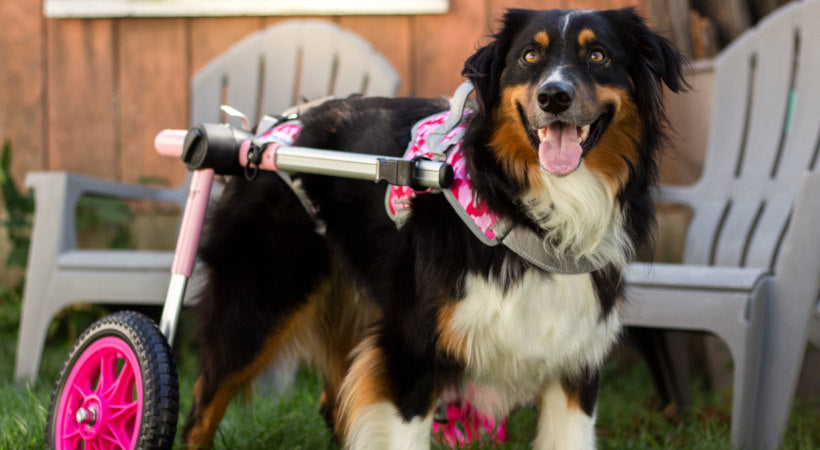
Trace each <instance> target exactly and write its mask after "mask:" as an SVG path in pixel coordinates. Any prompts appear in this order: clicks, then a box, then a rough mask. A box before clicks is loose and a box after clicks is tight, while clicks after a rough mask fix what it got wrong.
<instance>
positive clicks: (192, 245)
mask: <svg viewBox="0 0 820 450" xmlns="http://www.w3.org/2000/svg"><path fill="white" fill-rule="evenodd" d="M213 181H214V170H213V169H202V170H196V171H194V172H193V176H192V177H191V187H190V190H189V191H188V200H187V201H186V202H185V212H184V213H183V215H182V225H180V228H179V237H178V238H177V247H176V251H175V252H174V263H173V265H172V266H171V273H173V274H178V275H185V276H186V277H190V276H191V274H192V273H193V271H194V261H195V260H196V250H197V246H198V245H199V237H200V235H201V233H202V225H203V224H204V222H205V211H206V209H207V208H208V200H209V198H210V196H211V186H212V185H213Z"/></svg>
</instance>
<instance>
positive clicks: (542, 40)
mask: <svg viewBox="0 0 820 450" xmlns="http://www.w3.org/2000/svg"><path fill="white" fill-rule="evenodd" d="M533 40H534V41H535V43H536V44H538V45H540V46H542V47H549V45H550V36H549V34H547V32H546V31H539V32H538V33H535V36H534V37H533Z"/></svg>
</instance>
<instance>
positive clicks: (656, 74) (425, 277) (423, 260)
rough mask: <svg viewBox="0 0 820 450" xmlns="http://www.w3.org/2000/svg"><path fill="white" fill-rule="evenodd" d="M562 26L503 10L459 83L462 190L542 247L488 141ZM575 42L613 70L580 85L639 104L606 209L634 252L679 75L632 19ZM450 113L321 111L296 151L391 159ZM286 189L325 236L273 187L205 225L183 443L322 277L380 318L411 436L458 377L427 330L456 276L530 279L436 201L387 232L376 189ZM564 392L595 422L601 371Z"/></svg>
mask: <svg viewBox="0 0 820 450" xmlns="http://www.w3.org/2000/svg"><path fill="white" fill-rule="evenodd" d="M566 13H567V12H566V11H537V12H536V11H529V10H519V9H512V10H509V11H508V12H507V13H506V15H505V16H504V19H503V21H502V26H501V30H500V31H499V32H498V33H496V34H494V35H493V36H492V38H493V40H492V42H491V43H490V44H488V45H486V46H485V47H482V48H480V49H479V50H478V51H476V53H475V54H474V55H472V56H471V57H469V58H468V59H467V61H466V63H465V66H464V70H463V75H464V76H465V77H466V78H467V79H469V80H470V81H471V82H472V83H473V85H474V87H475V101H476V104H475V105H474V108H475V113H474V114H473V115H472V116H471V118H470V122H469V126H468V129H467V135H466V137H465V140H464V149H465V150H464V151H465V155H466V157H467V158H468V173H469V174H470V175H471V178H472V181H473V188H474V190H475V192H476V193H477V194H478V195H479V196H480V197H481V198H483V199H484V200H485V201H486V202H487V204H488V205H489V206H490V208H491V209H492V210H493V211H494V212H496V213H497V214H498V215H500V216H503V217H506V218H507V219H508V220H510V221H512V222H513V223H515V224H517V225H520V226H523V227H528V228H530V229H533V230H536V231H538V232H543V231H544V230H539V229H538V225H537V223H536V222H535V221H534V220H533V219H532V218H531V217H530V216H529V215H528V214H527V213H526V212H525V211H524V210H523V207H522V203H521V200H520V197H521V195H522V193H523V192H525V191H526V190H527V189H528V188H529V181H530V180H527V179H523V180H522V179H515V178H513V177H510V176H509V174H508V173H506V172H505V170H504V168H503V167H502V165H501V163H500V162H499V160H498V158H499V156H498V153H497V152H496V150H495V149H494V148H493V147H492V145H491V144H490V142H491V140H492V137H493V135H494V132H495V131H496V130H497V127H498V126H499V120H500V119H499V117H498V110H499V101H500V99H501V93H502V91H503V90H504V89H507V88H509V87H511V86H513V85H516V84H525V83H533V82H534V81H533V80H536V79H537V77H542V76H543V70H542V71H540V72H535V71H531V72H522V71H520V70H518V69H516V68H515V66H516V61H517V58H518V56H517V55H518V53H517V52H519V51H520V49H521V48H522V47H523V46H525V45H530V44H529V43H530V42H532V35H533V34H534V33H536V32H537V31H538V30H548V31H549V33H550V36H549V37H550V42H560V40H561V36H560V29H561V26H560V25H561V21H562V20H563V18H564V17H565V15H566ZM572 27H573V29H575V28H579V27H591V28H593V29H595V30H596V32H598V34H599V36H598V39H599V40H600V41H601V42H603V43H602V44H601V45H605V46H606V51H607V54H608V56H609V58H610V59H611V61H612V64H613V66H612V67H613V69H612V70H609V71H604V70H597V69H596V70H593V69H590V68H586V69H585V68H583V67H580V66H579V68H577V69H575V70H578V71H583V74H582V78H579V79H580V80H582V82H585V83H595V84H597V85H601V86H614V87H617V88H619V89H623V90H624V91H626V92H627V95H628V96H629V98H631V101H633V102H634V104H635V105H636V109H637V111H638V114H639V117H638V120H639V121H640V129H641V134H640V138H639V141H638V142H634V146H635V151H636V152H637V154H638V155H639V158H638V159H637V161H635V162H634V163H630V164H629V169H628V170H629V172H630V173H629V175H628V177H627V180H628V181H627V182H626V184H625V185H624V186H623V187H622V188H621V190H620V191H619V192H618V193H617V196H618V200H619V201H620V203H621V205H622V209H623V213H624V215H625V217H626V223H625V227H626V229H627V233H628V235H629V237H630V238H631V240H632V241H633V243H635V244H637V245H640V244H642V243H646V242H649V241H650V240H651V233H652V229H653V226H654V210H653V206H652V201H651V195H650V194H651V188H652V187H653V186H654V183H655V181H656V178H657V165H656V158H657V152H658V150H659V148H660V146H661V144H662V142H663V140H664V129H665V127H666V119H665V116H664V113H663V109H662V92H661V83H665V84H666V85H667V86H668V87H669V88H670V89H671V90H673V91H679V90H681V89H684V88H685V87H686V84H685V81H683V78H682V73H681V64H683V60H682V58H681V56H680V55H679V54H678V52H677V51H676V50H674V48H673V47H672V46H671V45H670V43H669V42H668V41H667V40H666V39H664V38H662V37H660V36H659V35H657V34H655V33H653V32H652V31H650V30H649V29H648V28H647V27H646V26H645V25H644V24H643V22H642V21H641V20H640V18H639V17H638V16H637V15H636V14H635V12H634V11H633V10H631V9H623V10H614V11H603V12H597V13H594V14H588V15H584V16H583V17H582V18H580V19H579V20H578V21H573V22H572ZM570 44H571V43H570ZM570 44H561V45H563V46H561V45H558V44H551V45H553V47H550V49H555V50H551V51H555V52H557V51H561V52H563V53H562V56H561V57H562V58H564V60H565V61H568V60H572V58H575V57H576V56H575V55H576V54H575V53H574V52H576V50H575V49H573V48H572V46H571V45H570ZM547 57H552V56H549V55H548V56H547ZM547 57H545V58H547ZM616 69H617V70H616ZM579 76H581V75H579ZM579 82H581V81H579ZM446 109H448V105H447V103H446V102H444V101H442V100H429V99H365V98H351V99H347V100H340V101H330V102H327V103H324V104H322V105H320V106H318V107H315V108H314V109H311V110H309V111H308V112H307V113H305V114H304V116H303V117H302V118H301V120H302V122H303V129H302V132H301V134H300V136H299V137H298V139H297V141H296V145H299V146H307V147H316V148H326V149H335V150H344V151H350V152H358V153H371V154H384V155H393V156H399V155H401V154H403V152H404V150H405V148H406V147H407V145H408V142H409V140H410V130H411V127H412V126H413V124H414V123H416V122H417V121H419V120H421V119H422V118H424V117H426V116H429V115H431V114H433V113H437V112H440V111H443V110H446ZM527 132H528V133H530V134H532V131H531V130H527ZM533 151H537V148H536V149H533ZM589 151H590V152H594V151H595V148H592V149H591V150H589ZM295 176H296V178H299V179H301V183H302V185H303V187H304V190H305V192H306V193H307V195H308V197H309V198H310V199H311V201H312V202H313V204H314V205H315V207H316V211H317V215H318V217H319V219H320V220H321V222H322V223H323V224H324V226H325V227H326V233H325V234H324V235H321V234H319V233H317V231H316V224H314V223H313V222H312V220H311V219H310V217H309V216H308V215H307V214H306V213H305V211H304V210H303V209H302V205H301V204H300V203H299V202H298V201H297V200H296V198H295V197H294V195H293V194H292V193H291V192H289V191H288V188H287V187H286V186H285V185H284V184H283V183H282V182H281V180H279V178H278V177H276V176H275V175H269V176H260V178H259V179H258V180H256V181H255V182H247V181H245V180H243V179H239V178H234V179H232V180H231V181H230V182H229V184H228V187H227V189H226V191H225V193H224V194H223V196H222V198H221V199H220V204H219V206H218V208H217V209H216V211H214V213H213V214H212V218H211V220H210V223H209V226H208V228H207V233H206V237H205V240H204V243H203V246H202V247H203V249H202V258H203V260H204V262H205V263H206V264H207V266H208V274H209V278H208V284H207V286H206V288H205V290H204V294H203V297H202V299H201V301H200V303H199V304H198V306H197V312H198V317H199V323H200V333H199V339H200V341H201V344H202V348H203V351H202V371H203V378H202V381H201V384H202V387H201V389H202V391H201V392H198V393H197V398H196V399H195V405H194V409H193V410H192V412H191V415H190V416H189V423H188V426H187V427H186V433H187V432H189V431H190V430H191V427H193V426H196V425H197V424H199V423H200V422H201V421H202V417H200V414H201V411H202V408H205V407H207V405H208V404H209V402H211V401H212V397H213V396H214V393H215V392H216V390H217V389H218V388H219V387H220V386H221V385H222V384H223V383H224V382H225V380H226V379H228V378H229V377H230V376H231V374H232V373H235V372H237V371H241V370H242V368H243V367H246V366H247V365H248V364H250V362H251V361H253V360H254V358H255V357H257V355H258V353H259V352H260V350H261V348H262V346H263V345H264V342H265V339H266V338H267V336H269V335H270V334H271V333H272V332H273V330H275V329H276V327H277V325H279V324H281V323H283V322H282V321H283V320H284V319H285V318H286V317H288V315H289V314H291V313H292V312H293V311H295V310H296V309H298V308H300V307H301V306H303V305H304V304H305V302H307V301H308V300H307V297H308V295H309V294H310V293H311V292H312V290H313V289H315V288H316V286H317V285H318V284H320V283H321V281H322V280H325V279H327V277H328V276H329V274H330V272H331V271H332V269H331V268H333V267H336V268H339V270H341V271H342V272H343V273H345V274H347V275H348V276H349V283H350V284H351V285H352V286H355V287H356V288H357V289H359V290H361V291H362V292H363V293H364V294H365V297H366V298H367V300H368V301H370V302H372V303H373V304H375V305H376V307H377V309H378V311H379V319H377V321H376V322H374V323H372V324H369V325H370V327H369V328H368V331H364V332H363V333H365V334H370V335H373V336H375V342H376V345H377V347H378V348H379V349H380V350H381V352H382V353H383V355H384V359H385V361H384V366H385V367H384V371H385V377H384V378H385V382H386V383H387V386H386V389H387V391H388V396H389V400H390V401H391V402H392V403H393V404H394V405H395V406H396V408H397V410H398V411H399V413H400V414H401V416H402V417H403V418H404V419H405V420H408V421H409V420H411V419H412V418H413V417H417V416H424V415H425V414H427V413H428V412H429V411H430V410H431V408H432V405H433V403H434V402H435V399H436V396H437V395H438V394H439V393H440V392H441V391H442V390H444V389H446V388H448V387H449V386H452V385H454V384H457V383H459V382H460V380H461V379H462V377H463V376H464V369H465V362H464V361H462V360H460V359H459V358H458V357H457V356H456V355H453V354H450V353H448V352H446V351H443V350H442V343H441V342H440V339H441V336H440V333H439V330H438V328H437V327H438V325H439V322H438V320H439V319H440V312H441V311H442V310H443V309H444V308H445V307H446V306H447V305H449V304H452V303H453V302H458V301H459V300H460V299H462V298H463V297H464V296H465V295H466V293H465V277H466V276H467V275H468V274H477V275H479V276H481V277H483V278H484V279H487V280H503V283H504V286H503V288H504V289H505V291H506V290H507V289H510V288H511V287H513V286H514V285H516V283H518V281H519V280H521V278H522V277H523V276H524V274H525V273H526V272H527V271H529V270H531V267H530V265H529V263H528V262H526V261H525V260H523V259H522V258H520V257H519V256H517V255H516V254H514V253H512V252H510V251H509V250H507V249H506V248H504V247H503V246H497V247H488V246H485V245H484V244H482V243H481V242H479V241H478V240H477V239H476V238H475V237H474V236H473V235H472V233H471V232H470V231H469V229H468V228H467V227H466V226H465V224H464V223H463V222H462V221H461V219H460V218H459V217H458V216H457V215H456V213H455V212H454V211H453V209H452V207H451V206H450V205H449V203H448V202H447V201H446V200H445V199H444V198H443V196H441V195H438V194H421V195H418V196H417V197H416V198H415V199H414V200H413V202H412V214H411V215H410V216H409V218H408V220H407V221H406V222H405V223H404V224H403V225H402V227H401V228H397V227H396V225H395V224H394V223H393V221H392V220H391V219H390V218H388V216H387V215H386V213H385V209H384V194H385V185H383V184H374V183H370V182H364V181H356V180H350V179H341V178H332V177H323V176H317V175H307V174H301V175H299V174H296V175H295ZM592 280H593V285H594V288H595V291H596V294H597V299H598V301H599V302H600V305H601V316H602V318H601V320H604V318H605V317H608V316H609V315H610V314H611V311H612V310H613V308H616V307H617V302H618V300H620V299H621V298H622V297H623V280H622V274H621V272H620V269H619V268H617V267H615V266H612V265H609V266H606V267H604V268H603V269H600V270H598V271H596V272H595V273H593V274H592ZM331 301H332V299H331ZM564 382H565V384H567V385H568V386H570V387H571V388H573V389H575V390H576V391H577V392H578V393H579V395H580V403H581V407H582V409H583V411H585V412H586V413H587V414H590V415H591V414H592V411H593V410H594V405H595V397H596V394H597V382H598V371H597V368H589V369H587V370H586V371H585V374H584V376H582V377H578V376H576V375H572V376H568V378H567V379H566V380H564ZM330 401H331V402H333V401H335V399H330ZM328 416H330V413H328Z"/></svg>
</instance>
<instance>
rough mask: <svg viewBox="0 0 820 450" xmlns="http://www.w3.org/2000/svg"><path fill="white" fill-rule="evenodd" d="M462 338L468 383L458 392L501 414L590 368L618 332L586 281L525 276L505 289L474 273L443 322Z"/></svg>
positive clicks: (616, 322)
mask: <svg viewBox="0 0 820 450" xmlns="http://www.w3.org/2000/svg"><path fill="white" fill-rule="evenodd" d="M450 327H451V330H450V331H451V332H453V333H454V334H456V335H459V336H461V337H462V338H463V342H464V343H465V347H466V357H467V375H468V378H469V380H468V381H469V382H470V386H469V388H468V391H470V392H463V393H462V395H467V396H468V397H471V402H472V403H473V404H475V405H476V406H479V408H480V409H483V410H485V411H486V410H487V409H488V408H490V409H493V410H495V412H497V413H503V412H504V411H505V410H509V409H510V408H512V407H513V406H515V405H516V404H520V403H522V402H527V401H531V400H532V399H533V398H534V396H535V395H537V393H538V392H539V390H540V389H541V387H542V386H543V385H544V382H545V381H546V380H548V379H558V378H559V377H561V376H562V375H571V374H576V373H579V372H580V371H581V370H582V369H584V368H589V367H597V366H598V365H599V364H601V362H602V361H603V360H604V358H605V357H606V355H607V353H608V351H609V349H610V347H611V346H612V344H613V343H614V342H615V341H616V339H617V336H618V333H619V332H620V329H621V324H620V320H619V318H618V313H617V311H613V312H612V313H610V314H609V315H608V316H606V317H602V316H601V308H600V305H599V302H598V300H597V297H596V294H595V290H594V287H593V285H592V280H591V276H590V275H588V274H580V275H557V274H553V275H549V274H546V273H543V272H541V271H538V270H531V271H529V272H527V273H526V274H525V275H524V277H523V278H522V280H521V281H520V282H518V283H517V284H515V285H514V286H512V287H511V288H509V289H508V290H507V291H506V292H505V291H504V290H503V288H502V286H500V285H499V284H497V283H493V282H491V281H487V280H486V279H485V278H483V277H480V276H475V275H470V276H468V278H467V280H466V296H465V298H464V299H462V300H461V301H460V302H459V303H458V305H457V306H456V308H455V311H454V314H453V316H452V318H451V320H450Z"/></svg>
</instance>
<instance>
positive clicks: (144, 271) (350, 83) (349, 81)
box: [14, 20, 399, 379]
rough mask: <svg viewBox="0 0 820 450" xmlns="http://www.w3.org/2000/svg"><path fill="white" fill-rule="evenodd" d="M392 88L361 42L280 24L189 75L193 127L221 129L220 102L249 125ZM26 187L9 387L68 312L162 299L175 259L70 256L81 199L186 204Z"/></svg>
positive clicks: (328, 29) (159, 254) (86, 182)
mask: <svg viewBox="0 0 820 450" xmlns="http://www.w3.org/2000/svg"><path fill="white" fill-rule="evenodd" d="M398 88H399V76H398V74H397V72H396V71H395V70H394V69H393V67H392V66H391V65H390V63H389V62H388V61H387V60H386V59H385V58H384V57H383V56H382V55H380V54H379V53H378V52H376V51H375V50H374V49H373V48H372V46H371V45H370V44H368V43H367V42H366V41H364V40H363V39H361V38H360V37H359V36H357V35H355V34H354V33H351V32H350V31H346V30H343V29H341V28H340V27H338V26H336V25H334V24H332V23H329V22H322V21H316V20H304V21H302V20H294V21H288V22H283V23H280V24H276V25H273V26H271V27H268V28H267V29H265V30H260V31H257V32H255V33H252V34H251V35H249V36H247V37H245V38H244V39H242V40H240V41H239V42H238V43H236V44H235V45H233V46H232V47H231V48H230V49H228V50H227V51H226V52H225V53H223V54H221V55H219V56H217V57H216V58H214V59H213V60H212V61H211V62H209V63H208V64H207V65H206V66H205V67H204V68H203V69H202V70H200V71H199V72H198V73H197V74H196V75H194V77H193V78H192V80H191V83H190V89H191V99H192V102H191V124H197V123H202V122H216V123H218V122H223V117H222V113H221V111H220V105H222V104H223V103H225V104H230V105H231V106H233V107H234V108H236V109H238V110H239V111H242V112H243V113H245V114H246V115H247V116H248V119H249V120H250V122H251V123H252V124H255V123H256V122H257V121H258V119H259V116H260V114H264V113H278V112H280V111H284V110H285V109H286V108H288V107H289V106H291V105H294V104H297V103H300V102H302V101H303V100H307V99H318V98H322V97H326V96H331V95H332V96H337V97H345V96H348V95H350V94H354V93H362V94H365V95H383V96H394V95H396V93H397V92H398ZM157 131H159V130H157ZM145 151H153V150H152V149H145ZM169 164H175V163H174V162H173V161H170V162H169ZM26 186H27V187H29V188H32V189H34V195H35V215H34V228H33V231H32V237H31V248H30V253H29V262H28V268H27V272H26V288H25V293H24V297H23V311H22V317H21V320H20V331H19V336H18V342H17V356H16V362H15V369H14V374H15V378H17V379H21V378H27V379H33V378H34V377H35V376H36V375H37V372H38V370H39V366H40V359H41V356H42V350H43V345H44V343H45V338H46V331H47V329H48V326H49V323H50V322H51V320H52V319H53V318H54V316H55V314H57V313H58V312H59V311H60V310H61V309H63V308H65V307H66V306H68V305H70V304H72V303H78V302H94V303H103V304H128V305H137V304H152V305H153V304H162V303H163V302H164V300H165V294H166V290H167V288H168V281H169V279H170V267H171V261H172V259H173V253H172V252H166V251H136V250H83V249H78V248H77V240H76V236H75V235H76V231H75V229H76V226H75V214H74V210H75V208H76V204H77V201H78V200H79V199H80V197H81V196H83V195H89V194H90V195H101V196H108V197H118V198H123V199H150V200H158V201H164V202H175V203H177V204H179V205H180V206H182V205H183V204H184V202H185V198H186V196H187V186H185V185H184V186H181V187H179V188H176V189H152V188H146V187H140V186H134V185H125V184H120V183H116V182H111V181H104V180H97V179H92V178H88V177H83V176H78V175H72V174H68V173H64V172H35V173H30V174H28V176H27V177H26ZM194 290H195V289H189V291H194Z"/></svg>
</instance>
